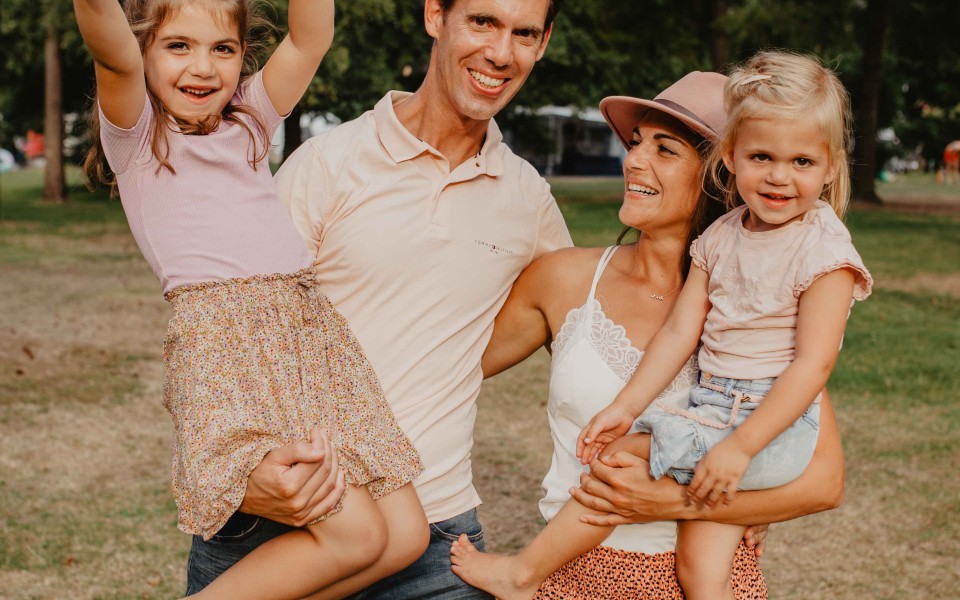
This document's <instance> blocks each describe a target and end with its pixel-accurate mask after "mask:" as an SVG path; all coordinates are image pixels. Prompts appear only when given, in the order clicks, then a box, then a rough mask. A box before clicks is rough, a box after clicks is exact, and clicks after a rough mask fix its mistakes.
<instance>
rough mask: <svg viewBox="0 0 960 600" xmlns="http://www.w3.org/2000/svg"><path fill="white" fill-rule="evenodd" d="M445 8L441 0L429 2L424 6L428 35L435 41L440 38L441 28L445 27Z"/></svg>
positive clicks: (428, 0)
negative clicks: (441, 4)
mask: <svg viewBox="0 0 960 600" xmlns="http://www.w3.org/2000/svg"><path fill="white" fill-rule="evenodd" d="M443 17H444V14H443V7H441V6H440V0H427V1H426V2H424V4H423V24H424V27H425V28H426V30H427V34H428V35H429V36H430V37H432V38H433V39H437V38H438V37H440V28H441V27H443Z"/></svg>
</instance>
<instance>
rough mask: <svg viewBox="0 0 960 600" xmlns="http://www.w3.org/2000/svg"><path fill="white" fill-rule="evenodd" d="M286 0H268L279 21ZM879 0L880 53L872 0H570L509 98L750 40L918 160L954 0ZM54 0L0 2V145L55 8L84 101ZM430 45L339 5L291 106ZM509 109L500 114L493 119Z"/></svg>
mask: <svg viewBox="0 0 960 600" xmlns="http://www.w3.org/2000/svg"><path fill="white" fill-rule="evenodd" d="M287 1H288V0H271V1H270V2H268V3H269V4H270V5H271V6H273V7H274V8H275V10H276V21H277V23H278V24H279V26H280V30H281V31H282V30H284V29H285V27H286V10H287ZM887 5H888V7H889V14H887V19H886V27H885V29H884V38H883V39H884V44H883V45H882V48H883V50H882V55H881V56H879V59H877V60H872V59H871V60H865V59H866V58H867V57H865V56H864V48H865V47H866V46H865V42H866V39H867V23H868V21H869V19H867V18H866V17H867V16H869V15H870V14H871V11H876V10H877V6H878V4H877V0H834V1H830V2H828V1H827V0H780V1H774V0H689V1H688V2H684V3H677V2H675V1H672V0H633V1H629V2H609V1H604V0H567V2H565V5H564V9H563V11H562V12H561V13H560V15H559V17H558V19H557V21H556V25H555V29H554V34H553V38H552V39H551V42H550V47H549V49H548V51H547V53H546V56H545V57H544V59H543V60H542V61H541V62H540V64H539V65H538V66H537V68H536V69H534V72H533V75H532V76H531V78H530V81H529V82H528V84H527V85H526V86H525V87H524V88H523V90H522V91H521V92H520V94H519V95H518V97H517V99H516V101H515V102H514V106H527V107H537V106H541V105H544V104H561V105H566V104H569V105H574V106H579V107H587V106H596V105H597V103H598V102H599V101H600V99H601V98H603V97H604V96H607V95H611V94H628V95H637V96H646V97H649V96H651V95H653V94H655V93H656V92H657V91H659V90H660V89H662V88H663V87H665V86H666V85H668V84H669V83H670V82H672V81H674V80H676V79H677V78H678V77H680V76H681V75H683V74H684V73H686V72H688V71H690V70H693V69H699V70H720V71H723V70H725V69H726V68H727V67H728V66H729V63H731V62H736V61H740V60H743V59H745V58H746V57H748V56H749V55H751V54H753V53H754V52H755V51H757V50H758V49H761V48H787V49H794V50H800V51H806V52H812V53H815V54H817V55H818V56H820V57H821V58H822V59H824V61H825V62H826V63H827V64H828V65H829V66H831V67H832V68H834V69H835V70H836V71H837V72H838V73H839V75H840V77H841V79H842V80H843V82H844V83H845V84H846V85H847V87H848V89H849V90H850V91H851V95H852V96H853V100H854V108H855V110H857V109H858V108H859V107H861V106H867V105H869V104H870V102H873V103H874V105H875V106H876V125H875V126H876V127H878V128H884V127H888V126H894V127H895V128H896V132H897V134H898V136H899V137H900V139H901V140H902V141H903V143H904V144H905V145H906V146H909V147H914V146H918V145H921V146H922V147H923V151H924V153H925V154H926V155H927V156H928V157H930V158H938V157H939V156H941V153H942V148H943V145H944V144H945V143H946V142H947V141H949V140H951V139H957V138H960V44H957V43H956V41H955V40H956V37H957V34H956V25H957V23H960V3H957V2H937V1H934V0H904V1H893V2H887ZM58 6H59V7H60V8H61V9H62V8H63V7H64V6H66V7H69V1H68V0H0V7H2V18H0V44H2V47H3V48H4V53H3V56H2V59H0V79H2V81H3V82H4V83H3V86H2V87H0V115H2V117H0V144H4V145H8V144H9V138H10V136H11V135H12V134H14V133H16V134H21V135H22V134H23V132H24V131H25V130H26V128H27V127H31V128H33V129H36V130H39V129H40V127H41V122H42V106H43V104H42V102H41V98H42V90H43V50H42V49H43V39H44V34H45V31H46V27H45V25H46V23H47V19H49V18H53V16H55V18H57V19H60V21H61V24H62V25H63V29H62V30H63V32H64V33H63V37H62V41H61V50H62V53H61V54H62V59H63V79H64V90H65V93H64V98H63V105H64V111H65V112H76V111H79V110H82V109H83V108H84V106H85V105H86V103H87V102H88V100H87V98H88V96H89V93H90V90H91V89H92V78H91V74H92V70H91V68H90V64H89V58H88V56H87V53H86V51H85V50H84V49H83V47H82V44H81V42H80V39H79V35H78V34H77V32H76V28H75V25H73V23H72V14H70V11H69V10H66V11H55V10H53V9H54V8H55V7H58ZM278 35H279V33H278ZM430 45H431V42H430V39H429V37H428V36H427V34H426V32H425V31H424V28H423V2H422V1H411V0H343V1H341V2H338V3H337V33H336V38H335V40H334V46H333V48H332V49H331V50H330V52H329V54H328V55H327V57H326V58H325V59H324V61H323V64H322V65H321V67H320V69H319V70H318V73H317V77H316V79H315V80H314V82H313V84H312V85H311V86H310V89H309V90H308V91H307V94H306V96H305V98H304V100H303V101H302V102H301V105H300V110H302V111H305V112H319V113H327V112H329V113H333V114H334V115H336V116H337V117H339V118H341V119H350V118H353V117H356V116H357V115H359V114H360V113H361V112H363V111H365V110H367V109H369V108H370V107H372V106H373V104H374V103H375V102H376V101H377V100H378V99H379V98H380V97H381V96H382V95H383V93H384V92H385V91H386V90H388V89H403V90H413V89H416V87H417V86H418V85H419V83H420V81H421V80H422V77H423V74H424V73H425V71H426V66H427V64H428V61H429V52H430ZM864 65H867V67H866V68H867V69H868V70H870V71H871V72H870V73H865V72H864V69H865V67H864ZM873 76H879V78H880V79H879V85H878V86H875V87H877V88H878V89H877V91H876V92H865V90H867V89H870V88H871V86H865V85H864V84H865V79H868V78H869V77H873ZM865 93H867V94H873V95H874V96H876V97H875V99H871V98H865V97H864V94H865ZM516 118H517V116H516V115H515V114H514V113H513V112H511V111H507V114H505V115H503V117H502V120H504V121H510V120H516ZM863 127H868V128H870V127H873V126H865V125H861V128H863ZM527 129H528V130H529V131H532V130H533V129H532V128H530V127H528V128H527ZM857 133H858V135H859V136H872V135H874V132H872V131H858V132H857ZM862 146H863V144H861V148H862ZM886 151H889V149H885V148H883V147H881V148H880V149H878V150H877V152H876V154H877V156H876V157H875V158H876V159H877V160H878V161H880V162H882V159H883V158H884V156H885V154H884V152H886ZM858 161H859V162H864V161H863V160H861V159H859V158H858ZM868 179H869V177H868Z"/></svg>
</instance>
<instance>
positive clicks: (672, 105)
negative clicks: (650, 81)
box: [653, 98, 716, 133]
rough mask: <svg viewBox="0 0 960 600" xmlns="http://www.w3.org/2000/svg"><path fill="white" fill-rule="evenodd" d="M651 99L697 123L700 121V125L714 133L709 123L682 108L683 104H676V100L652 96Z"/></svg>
mask: <svg viewBox="0 0 960 600" xmlns="http://www.w3.org/2000/svg"><path fill="white" fill-rule="evenodd" d="M653 101H654V102H656V103H657V104H662V105H663V106H665V107H667V108H669V109H671V110H675V111H677V112H678V113H681V114H683V115H685V116H687V117H690V118H691V119H693V120H694V121H696V122H697V123H700V124H701V125H703V126H704V127H706V128H707V129H708V130H710V131H713V132H714V133H716V131H715V130H714V129H713V127H710V125H708V124H707V123H706V122H705V121H704V120H703V119H701V118H700V117H698V116H697V115H695V114H693V113H692V112H690V111H689V110H687V109H686V108H684V107H683V106H680V105H679V104H677V103H676V102H673V101H672V100H663V99H661V98H654V99H653Z"/></svg>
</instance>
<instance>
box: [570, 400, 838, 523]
mask: <svg viewBox="0 0 960 600" xmlns="http://www.w3.org/2000/svg"><path fill="white" fill-rule="evenodd" d="M649 470H650V465H649V463H648V462H647V461H645V460H643V459H640V458H637V457H635V456H632V455H630V454H627V453H624V452H620V453H617V454H614V455H613V456H612V457H610V458H609V459H607V464H604V463H602V462H600V461H599V460H594V461H593V462H591V463H590V473H589V474H584V475H581V477H580V484H581V487H580V488H575V489H573V490H571V494H572V495H573V498H574V499H576V500H577V501H578V502H580V503H581V504H583V505H584V506H586V507H587V508H591V509H594V510H597V511H601V512H606V513H609V514H608V515H604V516H599V517H585V518H584V520H585V521H587V522H589V523H593V524H595V525H622V524H626V523H646V522H650V521H664V520H695V519H701V520H708V521H717V522H722V523H732V524H735V525H756V524H762V523H775V522H779V521H788V520H790V519H795V518H797V517H802V516H804V515H809V514H813V513H816V512H821V511H824V510H830V509H832V508H836V507H837V506H839V505H840V503H841V502H842V501H843V480H844V474H843V448H842V447H841V445H840V433H839V430H838V429H837V422H836V416H835V415H834V412H833V406H832V405H831V403H830V399H829V397H828V395H827V393H826V391H824V394H823V399H822V403H821V407H820V435H819V438H818V440H817V447H816V450H815V451H814V454H813V458H812V459H811V461H810V464H809V465H808V466H807V469H806V470H805V471H804V472H803V474H802V475H800V477H798V478H797V479H795V480H793V481H791V482H790V483H788V484H786V485H783V486H780V487H777V488H773V489H769V490H755V491H746V492H740V493H738V494H737V495H736V497H735V498H734V499H733V501H732V502H731V503H730V504H726V505H720V506H716V507H715V508H708V507H705V506H698V505H694V504H692V503H690V502H689V501H688V499H687V493H686V487H685V486H682V485H680V484H678V483H677V482H676V481H674V480H673V479H671V478H669V477H663V478H661V479H659V480H657V481H653V480H652V479H651V478H650V473H649Z"/></svg>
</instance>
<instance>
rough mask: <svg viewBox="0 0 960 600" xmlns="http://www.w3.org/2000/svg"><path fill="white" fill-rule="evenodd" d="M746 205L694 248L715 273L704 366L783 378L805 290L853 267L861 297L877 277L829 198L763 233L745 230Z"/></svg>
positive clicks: (699, 262)
mask: <svg viewBox="0 0 960 600" xmlns="http://www.w3.org/2000/svg"><path fill="white" fill-rule="evenodd" d="M746 210H747V207H746V206H741V207H738V208H736V209H734V210H732V211H730V212H729V213H727V214H726V215H724V216H723V217H721V218H720V219H718V220H717V221H716V222H715V223H714V224H713V225H711V226H710V227H709V228H708V229H707V230H706V231H705V232H704V233H703V235H701V236H700V237H699V238H697V239H696V240H695V241H694V242H693V244H692V245H691V247H690V255H691V256H692V257H693V263H694V265H696V266H698V267H700V268H701V269H703V270H705V271H706V272H707V274H708V275H709V278H710V282H709V298H710V302H711V304H712V307H711V309H710V312H709V313H708V315H707V321H706V324H705V325H704V330H703V336H702V337H701V341H702V342H703V345H702V346H701V348H700V355H699V362H700V369H701V370H703V371H705V372H708V373H712V374H714V375H719V376H721V377H730V378H735V379H760V378H763V377H777V376H778V375H780V374H781V373H782V372H783V371H784V370H785V369H786V368H787V366H788V365H789V364H790V363H791V361H793V358H794V354H795V349H796V332H797V313H798V309H799V299H800V294H801V293H803V292H804V291H805V290H806V289H807V288H809V287H810V285H811V284H812V283H813V282H814V281H815V280H816V279H817V278H818V277H820V276H821V275H824V274H826V273H829V272H831V271H835V270H837V269H844V268H847V269H851V270H852V271H853V272H854V274H855V277H856V279H855V284H854V290H853V297H854V299H855V300H863V299H865V298H866V297H867V296H868V295H869V294H870V289H871V287H872V286H873V279H872V278H871V277H870V273H869V272H868V271H867V268H866V267H865V266H864V264H863V261H862V260H861V258H860V255H859V254H858V253H857V251H856V249H855V248H854V247H853V243H852V241H851V239H850V232H849V231H847V228H846V227H845V226H844V224H843V222H842V221H841V220H840V219H839V218H838V217H837V215H836V213H834V211H833V209H832V208H831V207H830V206H829V205H828V204H827V203H826V202H823V201H822V200H820V201H817V205H816V207H815V208H813V209H811V210H810V211H808V212H807V213H806V214H805V215H804V216H803V217H802V218H801V219H798V220H797V221H794V222H793V223H790V224H788V225H786V226H784V227H781V228H779V229H775V230H773V231H765V232H753V231H748V230H747V229H746V228H744V226H743V217H744V212H745V211H746ZM851 305H852V303H851Z"/></svg>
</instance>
